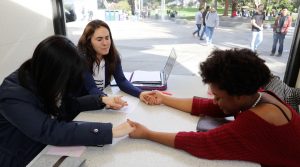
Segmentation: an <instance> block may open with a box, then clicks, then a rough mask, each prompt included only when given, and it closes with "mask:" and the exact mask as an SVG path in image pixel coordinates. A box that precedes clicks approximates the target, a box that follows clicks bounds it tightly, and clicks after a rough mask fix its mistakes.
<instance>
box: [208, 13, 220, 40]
mask: <svg viewBox="0 0 300 167" xmlns="http://www.w3.org/2000/svg"><path fill="white" fill-rule="evenodd" d="M205 23H206V29H205V35H206V44H207V45H211V44H212V37H213V34H214V30H215V28H216V27H218V26H219V15H218V12H217V11H216V9H215V8H211V9H210V11H209V12H208V13H207V14H206V16H205Z"/></svg>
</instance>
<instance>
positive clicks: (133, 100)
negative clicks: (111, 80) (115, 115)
mask: <svg viewBox="0 0 300 167" xmlns="http://www.w3.org/2000/svg"><path fill="white" fill-rule="evenodd" d="M109 96H111V95H109ZM122 99H123V100H124V101H127V103H128V106H125V107H123V108H121V109H119V110H113V109H108V108H106V109H104V111H108V112H123V113H127V114H128V113H131V112H132V111H133V110H134V109H135V108H136V107H137V105H138V103H139V100H138V99H137V98H136V97H132V96H123V97H122Z"/></svg>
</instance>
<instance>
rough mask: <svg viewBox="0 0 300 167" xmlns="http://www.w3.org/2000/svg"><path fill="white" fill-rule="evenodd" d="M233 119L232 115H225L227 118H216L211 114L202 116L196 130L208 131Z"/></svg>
mask: <svg viewBox="0 0 300 167" xmlns="http://www.w3.org/2000/svg"><path fill="white" fill-rule="evenodd" d="M231 121H232V117H225V118H215V117H210V116H204V117H200V119H199V121H198V124H197V128H196V130H197V132H206V131H208V130H211V129H215V128H217V127H219V126H222V125H224V124H226V123H228V122H231Z"/></svg>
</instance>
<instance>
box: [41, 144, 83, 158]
mask: <svg viewBox="0 0 300 167" xmlns="http://www.w3.org/2000/svg"><path fill="white" fill-rule="evenodd" d="M85 149H86V147H85V146H68V147H57V146H49V148H48V151H47V152H46V154H50V155H67V156H70V157H80V155H81V154H82V153H83V152H84V150H85Z"/></svg>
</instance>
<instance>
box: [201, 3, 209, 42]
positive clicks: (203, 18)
mask: <svg viewBox="0 0 300 167" xmlns="http://www.w3.org/2000/svg"><path fill="white" fill-rule="evenodd" d="M209 9H210V6H206V8H205V10H204V12H203V13H202V21H203V30H202V33H201V35H200V40H204V38H203V35H204V33H205V29H206V24H205V17H206V14H207V12H208V11H209Z"/></svg>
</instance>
